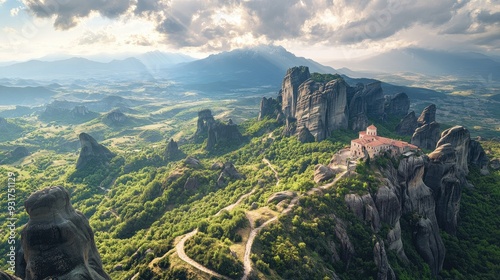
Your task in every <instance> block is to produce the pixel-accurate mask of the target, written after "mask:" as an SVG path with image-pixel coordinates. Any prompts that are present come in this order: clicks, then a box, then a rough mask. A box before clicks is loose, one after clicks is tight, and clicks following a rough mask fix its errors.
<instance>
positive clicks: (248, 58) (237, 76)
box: [168, 45, 336, 90]
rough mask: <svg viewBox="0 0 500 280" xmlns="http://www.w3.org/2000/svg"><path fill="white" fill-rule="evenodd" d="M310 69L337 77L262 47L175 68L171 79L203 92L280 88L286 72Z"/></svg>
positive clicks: (305, 61)
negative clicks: (299, 67)
mask: <svg viewBox="0 0 500 280" xmlns="http://www.w3.org/2000/svg"><path fill="white" fill-rule="evenodd" d="M298 65H303V66H308V67H309V69H310V70H311V72H321V73H335V72H336V71H335V69H333V68H331V67H328V66H323V65H321V64H319V63H317V62H315V61H313V60H310V59H306V58H303V57H297V56H295V55H294V54H292V53H290V52H288V51H287V50H286V49H284V48H283V47H280V46H271V45H261V46H257V47H252V48H243V49H237V50H233V51H229V52H222V53H219V54H214V55H210V56H209V57H207V58H205V59H200V60H196V61H193V62H190V63H185V64H182V65H178V66H177V67H173V68H172V69H170V70H169V71H168V74H169V76H170V77H174V78H177V79H180V80H181V81H183V82H185V83H186V84H187V85H190V86H194V87H196V86H199V87H200V88H203V89H205V90H206V89H207V88H208V89H210V88H211V87H213V88H214V89H217V88H220V87H232V88H235V87H237V88H242V87H254V86H266V85H270V86H278V85H280V84H281V81H282V78H283V75H284V74H285V73H286V70H287V69H288V68H290V67H293V66H298Z"/></svg>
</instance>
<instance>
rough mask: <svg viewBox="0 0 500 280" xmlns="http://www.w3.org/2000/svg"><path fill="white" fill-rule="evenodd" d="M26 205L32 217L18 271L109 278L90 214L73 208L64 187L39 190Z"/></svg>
mask: <svg viewBox="0 0 500 280" xmlns="http://www.w3.org/2000/svg"><path fill="white" fill-rule="evenodd" d="M24 206H25V209H26V212H28V214H29V220H28V223H27V224H26V225H25V226H24V227H23V229H22V231H21V244H22V250H21V252H20V254H19V258H20V259H21V262H20V264H19V266H18V267H16V275H18V276H19V277H21V278H22V279H26V280H30V279H56V278H57V279H61V280H73V279H92V280H106V279H110V277H109V276H108V275H107V274H106V272H104V270H103V268H102V263H101V258H100V256H99V252H98V251H97V248H96V245H95V242H94V233H93V231H92V229H91V228H90V225H89V222H88V220H87V218H85V216H84V215H83V214H82V213H81V212H79V211H76V210H75V209H73V207H72V205H71V203H70V200H69V194H68V192H67V191H66V190H65V189H64V188H63V187H50V188H45V189H43V190H40V191H37V192H35V193H33V194H32V195H31V196H30V197H29V198H28V199H27V200H26V202H25V203H24Z"/></svg>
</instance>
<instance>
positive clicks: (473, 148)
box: [467, 140, 489, 175]
mask: <svg viewBox="0 0 500 280" xmlns="http://www.w3.org/2000/svg"><path fill="white" fill-rule="evenodd" d="M467 160H468V162H469V164H472V165H475V166H477V167H479V169H481V174H483V175H486V174H488V173H489V171H488V161H489V159H488V156H487V155H486V152H485V151H484V149H483V147H482V146H481V144H480V143H479V142H478V141H476V140H470V143H469V154H468V158H467Z"/></svg>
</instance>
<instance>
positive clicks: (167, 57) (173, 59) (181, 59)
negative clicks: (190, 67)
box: [135, 51, 196, 72]
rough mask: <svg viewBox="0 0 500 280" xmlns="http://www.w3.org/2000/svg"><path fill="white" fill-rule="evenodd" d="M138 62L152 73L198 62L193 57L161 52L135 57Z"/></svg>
mask: <svg viewBox="0 0 500 280" xmlns="http://www.w3.org/2000/svg"><path fill="white" fill-rule="evenodd" d="M135 57H136V58H137V59H138V60H140V61H141V62H142V64H144V66H146V68H147V69H148V70H149V71H151V72H157V71H160V70H162V69H165V68H168V67H172V66H174V65H176V64H180V63H186V62H191V61H194V60H196V59H195V58H193V57H190V56H188V55H184V54H180V53H168V52H161V51H152V52H147V53H144V54H141V55H137V56H135Z"/></svg>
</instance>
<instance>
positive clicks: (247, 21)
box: [0, 0, 500, 50]
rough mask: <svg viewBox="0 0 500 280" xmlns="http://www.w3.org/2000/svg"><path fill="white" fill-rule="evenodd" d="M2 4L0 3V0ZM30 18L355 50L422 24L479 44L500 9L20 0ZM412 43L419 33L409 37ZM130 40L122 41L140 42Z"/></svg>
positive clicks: (409, 2)
mask: <svg viewBox="0 0 500 280" xmlns="http://www.w3.org/2000/svg"><path fill="white" fill-rule="evenodd" d="M0 1H3V0H0ZM23 2H24V3H25V4H26V7H27V8H28V10H29V11H31V12H32V13H33V14H34V15H35V16H37V17H45V18H51V17H55V20H54V26H55V27H56V28H57V29H63V30H66V29H70V28H72V27H74V26H76V25H77V24H78V22H79V19H82V18H85V17H88V16H89V15H90V13H93V12H95V13H99V14H100V15H102V16H103V17H107V18H117V17H120V16H122V15H124V16H125V17H124V20H126V18H130V17H136V18H144V19H147V20H148V21H150V22H152V23H153V24H154V26H155V29H154V30H152V32H156V34H160V35H161V36H162V37H163V40H164V41H163V42H164V43H165V44H167V45H170V46H172V47H176V48H186V47H188V48H198V49H200V50H226V49H230V48H233V47H235V46H240V45H242V44H247V45H251V44H254V43H256V42H266V43H273V42H285V41H300V42H301V43H304V44H322V45H355V44H357V45H359V44H368V43H373V42H379V41H380V42H382V41H387V40H396V39H395V38H396V37H397V36H398V34H401V33H404V32H405V31H407V30H414V29H415V28H414V27H417V26H421V27H425V28H426V30H429V32H432V33H433V35H439V34H447V35H450V36H456V38H458V37H459V36H461V35H464V34H477V36H472V37H470V38H469V39H468V40H469V41H470V42H471V43H473V42H474V40H476V39H477V40H478V43H479V40H480V41H481V42H482V44H486V42H488V41H491V42H494V41H495V40H490V39H489V38H491V37H492V36H493V34H495V32H497V34H499V33H498V31H500V30H499V29H498V28H499V22H500V5H499V4H498V3H497V1H486V0H439V1H413V0H359V1H350V0H273V1H268V0H86V1H81V0H44V1H41V0H23ZM414 37H415V39H418V38H421V37H422V34H414ZM139 39H141V38H139V37H137V38H130V40H129V43H130V44H135V43H134V42H136V43H140V44H142V43H144V44H147V38H142V39H146V40H139Z"/></svg>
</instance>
